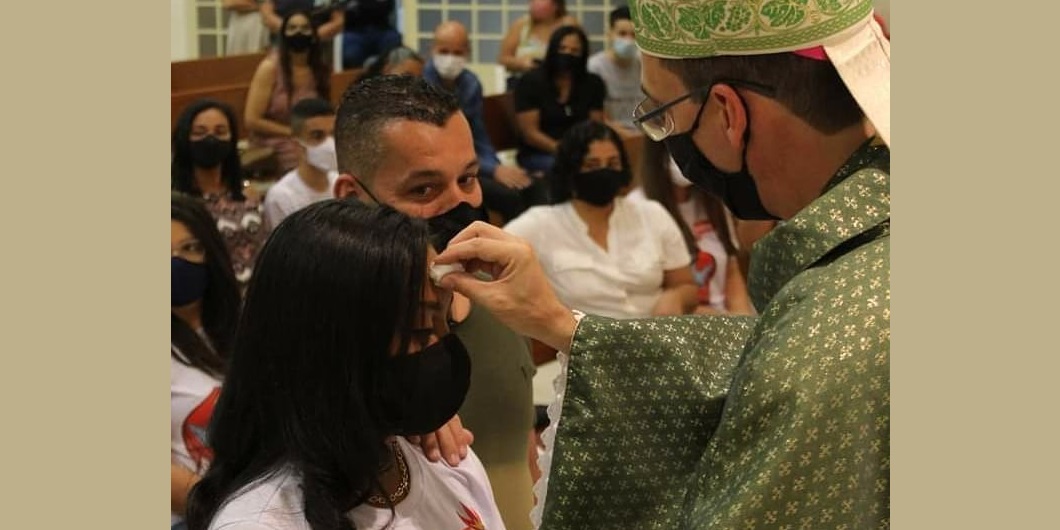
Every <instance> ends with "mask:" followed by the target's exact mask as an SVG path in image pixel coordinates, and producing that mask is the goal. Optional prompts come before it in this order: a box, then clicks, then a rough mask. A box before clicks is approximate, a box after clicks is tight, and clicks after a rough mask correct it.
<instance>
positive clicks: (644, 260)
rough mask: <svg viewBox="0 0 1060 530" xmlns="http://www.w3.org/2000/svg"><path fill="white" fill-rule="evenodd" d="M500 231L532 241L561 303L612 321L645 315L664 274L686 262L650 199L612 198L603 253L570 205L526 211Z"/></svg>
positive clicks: (677, 238) (674, 229)
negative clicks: (613, 199) (612, 319)
mask: <svg viewBox="0 0 1060 530" xmlns="http://www.w3.org/2000/svg"><path fill="white" fill-rule="evenodd" d="M504 230H505V231H507V232H508V233H511V234H514V235H516V236H519V237H521V238H523V239H526V240H527V241H529V242H530V244H531V246H533V247H534V251H535V252H536V253H537V256H538V259H539V260H540V261H541V266H542V268H543V269H544V270H545V274H547V275H548V277H549V280H550V281H551V282H552V286H553V288H554V289H555V290H556V295H557V296H558V297H559V298H560V300H561V301H562V302H563V303H564V304H566V305H567V306H568V307H570V308H571V309H578V310H580V311H583V312H585V313H590V314H594V315H601V316H606V317H611V318H643V317H648V316H651V313H652V309H654V307H655V303H656V302H657V301H658V299H659V296H660V295H661V294H662V292H663V273H664V272H666V271H670V270H674V269H678V268H682V267H688V266H689V264H690V263H691V262H692V257H691V256H690V255H689V253H688V247H687V246H686V245H685V240H684V237H683V236H682V235H681V229H680V228H679V227H678V226H677V222H675V221H674V219H673V217H671V216H670V214H669V213H667V211H666V209H665V208H663V206H662V205H661V204H659V203H658V202H655V201H630V200H626V199H625V198H623V197H617V198H616V199H615V207H614V210H612V212H611V218H610V220H609V224H608V232H607V250H604V249H603V248H601V247H600V245H598V244H596V242H595V241H593V239H592V238H591V237H590V236H589V229H588V226H587V225H586V224H585V222H584V221H582V219H581V217H579V216H578V213H577V212H576V211H575V210H574V205H573V204H572V203H570V202H565V203H562V204H557V205H552V206H535V207H533V208H530V209H529V210H527V211H526V212H524V213H523V214H522V215H520V216H519V217H517V218H515V219H513V220H512V221H511V222H510V223H508V224H507V225H505V226H504Z"/></svg>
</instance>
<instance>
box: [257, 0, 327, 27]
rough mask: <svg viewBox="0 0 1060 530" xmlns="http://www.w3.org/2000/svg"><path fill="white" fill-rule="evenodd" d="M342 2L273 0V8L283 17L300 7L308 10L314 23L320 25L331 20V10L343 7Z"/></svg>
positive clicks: (277, 14)
mask: <svg viewBox="0 0 1060 530" xmlns="http://www.w3.org/2000/svg"><path fill="white" fill-rule="evenodd" d="M340 4H341V2H335V1H333V0H332V1H324V2H320V1H314V0H272V5H273V8H274V9H275V11H276V16H278V17H280V18H281V19H283V18H287V15H289V14H291V13H293V12H294V11H297V10H299V9H301V10H303V11H308V12H309V13H310V16H311V18H312V19H313V24H315V25H316V26H317V27H320V26H322V25H324V24H326V23H327V22H328V21H330V20H331V12H332V11H334V10H336V9H342V6H341V5H340Z"/></svg>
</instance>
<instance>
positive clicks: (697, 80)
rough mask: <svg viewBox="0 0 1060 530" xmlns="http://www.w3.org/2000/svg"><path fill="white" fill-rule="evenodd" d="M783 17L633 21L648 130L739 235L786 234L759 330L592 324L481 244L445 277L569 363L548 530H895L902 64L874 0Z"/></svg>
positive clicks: (762, 270) (754, 5)
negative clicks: (895, 113)
mask: <svg viewBox="0 0 1060 530" xmlns="http://www.w3.org/2000/svg"><path fill="white" fill-rule="evenodd" d="M777 5H778V4H777V3H776V2H772V1H765V0H749V1H747V2H739V3H737V2H729V3H726V4H725V6H723V8H720V9H719V10H713V8H710V7H709V6H707V7H704V3H703V2H694V1H692V0H652V1H651V2H647V1H641V0H637V1H633V2H630V11H631V13H632V18H633V23H634V25H635V29H636V40H637V45H638V47H639V48H640V50H641V51H642V53H643V63H642V64H643V71H642V75H641V81H642V85H643V89H644V93H645V94H646V95H647V99H645V101H644V102H642V103H641V104H640V106H639V107H638V109H637V110H636V111H635V113H634V121H635V122H636V123H637V124H638V126H639V127H640V128H641V130H642V131H643V132H644V133H645V135H646V136H648V137H649V138H650V139H651V140H654V141H663V142H666V145H667V147H668V148H669V149H670V152H671V154H672V155H673V157H674V160H675V161H676V162H677V165H678V166H679V167H680V168H681V170H682V172H683V173H684V175H685V176H686V177H687V178H688V179H689V180H691V181H692V182H694V183H695V184H696V185H698V186H700V187H701V188H703V189H706V190H708V191H709V192H711V193H713V194H715V195H716V196H717V197H719V198H720V199H721V200H722V201H723V202H724V203H725V204H726V205H727V206H728V207H729V208H730V209H731V210H732V212H733V213H734V214H735V215H736V216H737V217H739V218H742V219H777V220H779V223H778V225H777V226H776V227H775V228H774V229H773V230H772V231H771V232H770V233H768V234H767V235H765V236H764V237H762V238H761V239H759V240H758V242H757V243H756V244H755V246H754V248H753V250H752V255H751V270H750V275H749V278H748V291H749V294H750V296H751V298H752V301H753V303H754V305H755V308H756V309H757V311H758V313H759V315H760V316H759V317H733V316H697V317H678V318H654V319H644V320H634V321H619V320H612V319H607V318H603V317H600V316H592V315H589V316H584V315H578V314H575V313H574V312H572V311H571V310H569V309H567V308H566V307H564V306H563V305H562V304H560V303H559V302H558V301H557V298H556V296H555V295H554V294H553V292H552V290H551V288H550V287H549V284H548V282H547V281H546V280H545V279H544V275H543V273H542V271H541V268H540V266H539V265H538V262H537V260H536V259H535V256H534V254H533V253H532V252H531V251H529V249H528V246H527V244H526V243H525V242H524V241H523V240H521V239H519V238H516V237H514V236H512V235H510V234H507V233H505V232H503V231H500V230H497V229H495V228H494V227H490V226H488V225H485V224H480V223H476V224H474V225H472V226H471V227H469V228H468V229H467V230H465V231H464V232H462V233H461V234H460V235H458V236H457V237H456V238H455V239H454V240H453V241H450V243H449V247H448V249H447V250H446V252H444V253H442V254H441V255H439V257H438V259H437V260H436V263H438V264H441V265H448V264H452V263H457V262H459V263H463V264H464V268H465V269H468V270H469V271H471V272H475V271H478V272H486V273H488V274H490V275H491V276H492V278H490V279H482V278H481V277H478V276H473V275H471V274H468V273H466V272H460V271H457V272H453V273H450V274H448V275H447V276H445V277H444V278H442V279H441V281H440V283H441V285H442V286H443V287H451V288H453V289H454V290H456V291H457V292H460V293H463V294H465V295H467V296H469V297H470V298H471V299H472V300H473V301H475V303H481V304H483V305H486V306H487V307H490V308H491V309H493V310H494V314H495V315H497V317H498V318H499V319H500V320H501V321H502V322H505V323H506V324H508V325H509V326H511V327H512V328H513V329H515V330H517V331H519V332H521V333H523V334H525V335H528V336H530V337H533V338H536V339H538V340H541V341H542V342H545V343H546V344H549V345H550V346H552V347H554V348H557V349H559V350H560V351H561V352H566V353H565V354H563V355H560V356H559V358H560V360H561V362H562V367H561V372H560V376H559V379H558V380H559V381H560V382H561V383H559V384H558V385H557V387H558V388H557V396H558V398H557V399H558V403H557V404H555V405H554V406H553V408H552V410H553V412H554V413H555V414H554V415H553V416H554V417H553V419H554V421H553V427H550V429H552V428H556V429H557V430H556V431H555V433H554V436H555V438H554V440H555V443H554V446H550V447H549V448H548V453H546V457H545V458H546V465H545V466H544V468H545V469H549V470H550V476H549V477H548V481H547V486H548V490H547V492H546V491H542V492H539V495H538V498H539V503H538V506H539V507H541V508H542V509H541V510H538V509H535V514H534V517H535V519H538V520H540V521H541V523H542V527H544V528H549V529H574V528H577V529H586V528H684V529H730V528H787V527H791V528H795V527H812V528H840V527H843V528H883V527H887V526H889V522H890V509H889V506H890V481H889V472H890V460H889V448H890V441H889V440H890V416H889V401H890V393H889V382H890V376H889V359H890V327H889V326H890V324H889V322H890V308H889V302H890V267H889V249H890V238H889V234H890V190H889V186H890V184H889V182H890V148H889V144H890V80H889V75H890V45H889V43H888V41H887V39H886V37H885V36H884V34H883V31H882V29H881V28H880V26H879V25H878V23H877V22H876V21H875V20H874V19H873V9H872V3H871V1H870V0H854V1H850V2H831V3H829V2H809V3H807V2H795V3H790V4H789V5H787V6H786V7H784V8H783V9H780V8H778V7H777ZM715 11H717V12H715ZM556 420H558V427H555V424H556V423H557V421H556ZM544 438H545V440H546V441H548V440H550V439H551V436H550V434H549V433H546V434H545V436H544ZM615 440H621V441H622V443H615Z"/></svg>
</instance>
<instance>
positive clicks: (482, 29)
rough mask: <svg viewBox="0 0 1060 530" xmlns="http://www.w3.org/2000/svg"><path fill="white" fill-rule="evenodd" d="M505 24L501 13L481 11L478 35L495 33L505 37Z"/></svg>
mask: <svg viewBox="0 0 1060 530" xmlns="http://www.w3.org/2000/svg"><path fill="white" fill-rule="evenodd" d="M507 29H508V28H506V27H505V26H504V24H503V23H502V22H501V12H500V11H485V10H483V11H479V12H478V28H477V30H476V33H495V34H498V35H503V34H504V32H505V31H506V30H507Z"/></svg>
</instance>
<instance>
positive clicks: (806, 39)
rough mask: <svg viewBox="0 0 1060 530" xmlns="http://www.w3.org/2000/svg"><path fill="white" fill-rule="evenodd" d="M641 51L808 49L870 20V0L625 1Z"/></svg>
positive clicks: (678, 54)
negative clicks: (627, 3) (627, 2)
mask: <svg viewBox="0 0 1060 530" xmlns="http://www.w3.org/2000/svg"><path fill="white" fill-rule="evenodd" d="M629 10H630V15H631V17H632V19H633V24H634V27H636V39H637V45H638V46H639V47H640V49H641V51H642V52H644V53H646V54H648V55H654V56H656V57H666V58H673V59H684V58H694V57H710V56H714V55H757V54H764V53H779V52H788V51H795V50H800V49H805V48H811V47H814V46H819V45H822V44H825V43H826V42H827V41H829V40H830V39H833V38H835V37H841V36H842V35H843V34H844V33H846V32H849V30H851V29H853V28H856V27H858V26H860V25H864V24H868V23H869V21H870V20H872V1H871V0H706V1H703V0H630V2H629Z"/></svg>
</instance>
